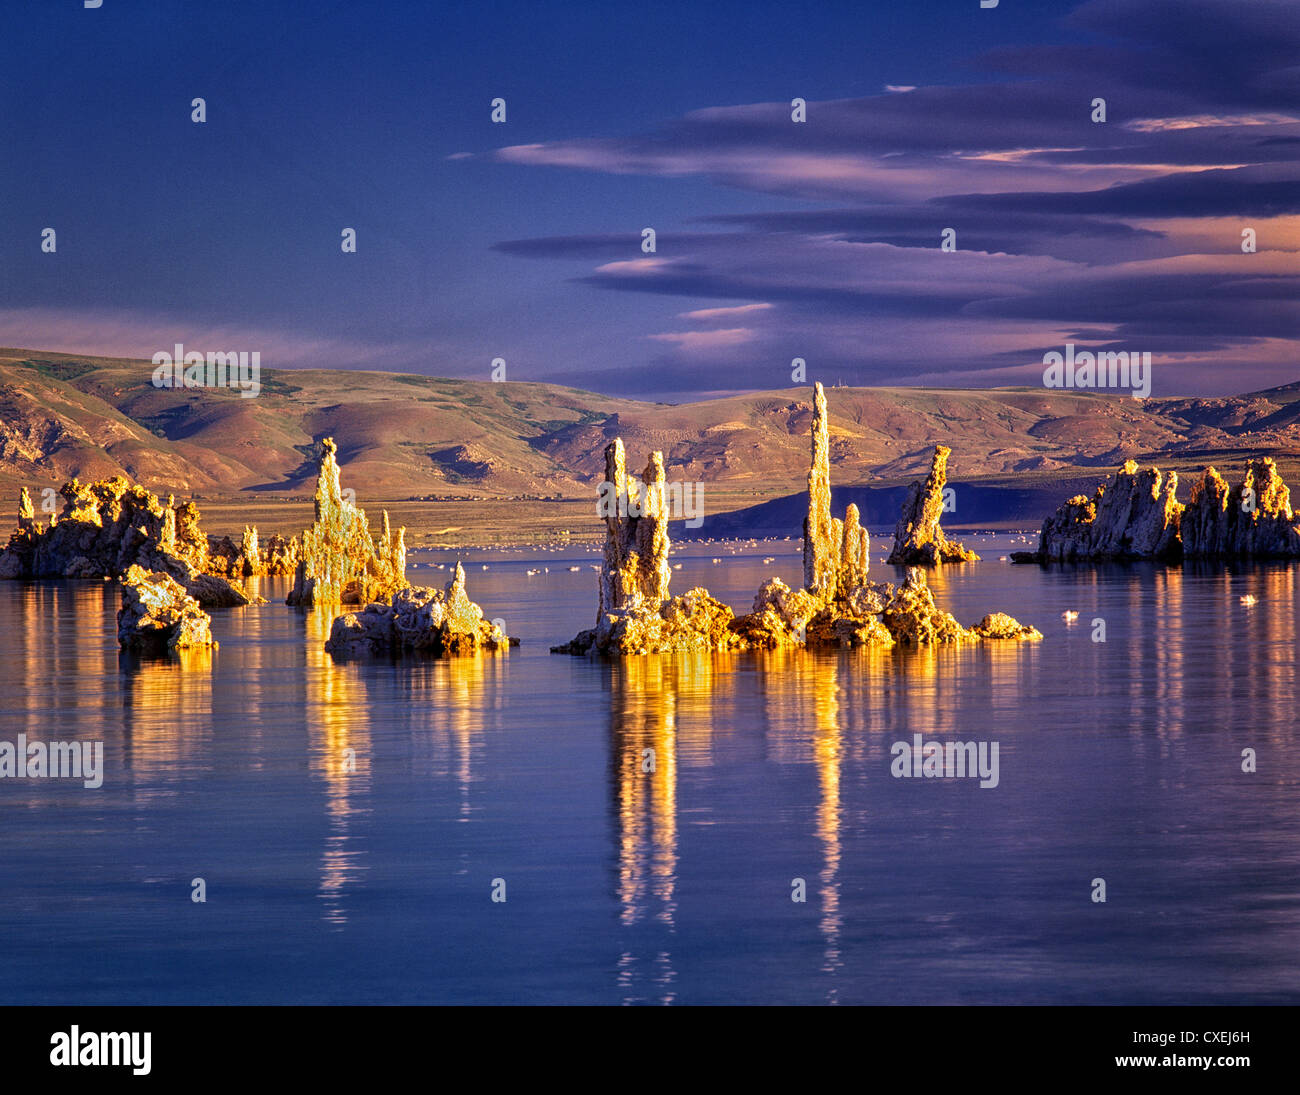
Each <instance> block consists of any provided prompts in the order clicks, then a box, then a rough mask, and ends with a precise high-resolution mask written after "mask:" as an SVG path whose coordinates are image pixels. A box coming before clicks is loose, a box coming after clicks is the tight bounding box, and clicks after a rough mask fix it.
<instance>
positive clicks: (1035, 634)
mask: <svg viewBox="0 0 1300 1095" xmlns="http://www.w3.org/2000/svg"><path fill="white" fill-rule="evenodd" d="M971 631H972V632H973V633H974V634H976V635H978V636H979V637H980V638H981V639H1021V640H1023V639H1028V640H1034V639H1041V638H1042V637H1043V633H1042V632H1041V631H1039V630H1038V628H1036V627H1030V626H1029V625H1028V624H1022V623H1021V622H1020V621H1019V620H1016V619H1014V618H1012V617H1011V616H1008V615H1007V614H1006V613H1005V612H990V613H989V614H988V615H987V616H985V617H984V619H982V620H980V622H979V623H977V624H976V625H975V626H974V627H972V628H971Z"/></svg>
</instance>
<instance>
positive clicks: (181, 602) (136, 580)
mask: <svg viewBox="0 0 1300 1095" xmlns="http://www.w3.org/2000/svg"><path fill="white" fill-rule="evenodd" d="M117 641H118V643H119V644H120V645H121V646H122V648H123V649H124V650H137V651H142V652H146V653H163V652H168V651H173V650H186V649H190V648H193V647H208V648H215V647H216V645H217V643H216V640H215V639H213V637H212V619H211V617H210V616H208V614H207V613H206V612H204V611H203V609H202V608H200V607H199V602H198V601H197V600H195V599H194V598H193V597H191V596H190V595H189V594H188V593H187V592H186V591H185V587H184V586H182V585H181V584H180V583H179V582H177V581H176V580H175V579H174V578H173V577H172V576H171V575H170V574H166V573H163V572H162V571H148V570H145V569H144V568H143V567H141V566H138V565H136V564H132V565H131V566H129V567H128V568H127V570H126V573H125V574H123V575H122V607H121V608H120V609H118V612H117Z"/></svg>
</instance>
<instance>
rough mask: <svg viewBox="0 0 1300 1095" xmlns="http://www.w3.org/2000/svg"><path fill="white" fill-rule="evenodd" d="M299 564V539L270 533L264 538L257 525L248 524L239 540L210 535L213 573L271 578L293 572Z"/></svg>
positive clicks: (209, 549) (210, 567)
mask: <svg viewBox="0 0 1300 1095" xmlns="http://www.w3.org/2000/svg"><path fill="white" fill-rule="evenodd" d="M297 567H298V539H297V537H290V538H288V539H286V538H285V537H283V536H277V535H272V536H268V537H267V538H266V540H265V541H263V540H262V539H261V537H260V536H259V535H258V532H257V526H256V525H251V526H247V525H246V526H245V527H244V534H243V536H241V537H240V538H239V540H237V541H236V540H234V539H233V538H231V537H229V536H209V537H208V566H207V570H208V572H209V573H210V574H220V575H223V576H225V577H229V578H236V579H238V578H270V577H279V576H282V575H292V574H293V573H294V572H295V571H296V570H297Z"/></svg>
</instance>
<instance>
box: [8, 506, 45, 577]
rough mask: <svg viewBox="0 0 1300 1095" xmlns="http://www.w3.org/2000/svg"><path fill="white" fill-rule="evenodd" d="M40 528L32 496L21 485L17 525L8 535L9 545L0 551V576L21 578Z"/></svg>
mask: <svg viewBox="0 0 1300 1095" xmlns="http://www.w3.org/2000/svg"><path fill="white" fill-rule="evenodd" d="M41 532H42V530H41V528H40V526H39V525H38V524H37V523H36V511H35V510H34V509H33V508H32V496H31V495H30V494H28V493H27V488H26V487H23V488H22V491H21V492H20V493H19V495H18V527H17V528H15V529H14V531H13V532H12V533H10V535H9V545H8V546H7V547H6V548H5V550H4V551H3V552H0V578H21V577H23V576H24V571H26V570H28V569H29V568H30V560H31V559H32V558H33V557H34V556H35V554H36V542H37V538H38V537H39V536H40V534H41Z"/></svg>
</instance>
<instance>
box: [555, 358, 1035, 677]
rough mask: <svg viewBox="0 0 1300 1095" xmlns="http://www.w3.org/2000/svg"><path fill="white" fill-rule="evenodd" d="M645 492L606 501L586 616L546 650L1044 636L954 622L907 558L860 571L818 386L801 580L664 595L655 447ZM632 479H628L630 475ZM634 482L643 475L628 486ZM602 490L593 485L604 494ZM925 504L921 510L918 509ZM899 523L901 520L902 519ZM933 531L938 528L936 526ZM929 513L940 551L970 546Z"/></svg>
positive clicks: (660, 478)
mask: <svg viewBox="0 0 1300 1095" xmlns="http://www.w3.org/2000/svg"><path fill="white" fill-rule="evenodd" d="M947 453H948V450H947V449H943V448H939V449H937V450H936V454H935V468H934V470H933V471H932V479H933V480H934V481H935V483H936V484H937V485H936V486H935V488H934V489H935V491H936V492H937V494H938V497H939V506H940V509H941V508H942V493H943V482H944V465H945V461H946V458H947ZM605 473H606V482H607V484H610V486H611V489H613V490H615V491H616V492H617V496H618V497H619V498H620V499H623V498H624V497H625V494H626V491H627V486H628V484H627V482H626V471H625V465H624V457H623V442H622V440H621V439H616V440H615V441H613V442H611V443H610V445H609V446H608V447H607V448H606V450H605ZM641 482H642V484H643V485H644V489H645V494H646V497H647V502H646V505H645V507H644V510H643V511H641V512H639V513H633V512H631V510H630V509H629V508H627V507H624V506H622V505H620V508H619V510H618V512H617V514H609V513H606V536H605V561H604V564H603V566H602V567H601V574H600V597H599V606H598V610H597V616H596V626H595V627H594V628H589V629H588V630H586V631H583V632H580V633H579V634H578V635H577V636H576V637H575V638H574V639H573V640H572V641H570V642H568V643H565V644H564V645H563V646H556V647H552V648H551V651H552V653H556V654H620V655H626V654H653V653H665V652H670V651H683V650H710V651H726V650H753V649H773V648H779V647H791V646H808V647H827V646H885V647H887V646H892V645H893V644H894V643H896V642H903V643H913V644H920V643H933V642H963V641H972V640H976V639H979V638H983V637H986V636H987V637H989V638H995V637H996V638H1004V637H1005V638H1032V637H1038V638H1041V637H1042V636H1041V635H1039V634H1038V632H1036V631H1034V629H1033V628H1030V627H1022V626H1021V625H1020V624H1019V623H1017V622H1016V621H1015V620H1012V619H1011V617H1009V616H1004V615H1002V614H997V615H996V616H989V617H986V618H985V620H984V621H983V622H982V623H981V624H980V625H979V626H978V627H977V628H974V629H969V630H968V629H966V628H964V627H962V626H961V624H959V623H958V622H957V621H956V620H955V619H954V618H953V617H952V616H950V615H949V614H948V613H946V612H943V611H941V610H940V609H939V608H937V607H936V605H935V603H934V596H933V595H932V594H931V592H930V589H929V587H928V586H927V585H926V582H925V577H924V575H923V574H922V573H921V571H919V570H917V569H915V568H913V569H911V570H909V572H908V577H907V581H906V582H905V583H904V584H903V585H902V586H901V587H899V588H897V589H896V588H895V587H894V586H893V585H889V584H880V583H875V582H871V581H869V580H868V579H867V568H868V563H869V559H868V550H869V544H868V539H867V532H866V530H865V529H864V528H863V527H862V525H861V522H860V520H859V517H858V510H857V507H855V506H849V507H848V509H847V510H846V511H845V514H844V520H843V521H839V520H836V519H835V518H832V517H831V514H830V497H831V494H830V432H829V418H828V416H827V413H826V395H825V392H824V391H823V390H822V386H821V385H820V384H818V385H816V386H815V388H814V391H813V429H812V455H811V463H810V468H809V472H808V515H807V517H806V518H805V519H804V553H803V564H804V583H805V587H806V588H804V589H799V590H792V589H790V587H789V586H787V585H786V584H785V583H784V582H782V581H781V580H780V579H778V578H772V579H769V580H768V581H767V582H765V583H764V584H763V585H762V587H761V588H760V589H759V591H758V593H757V594H756V595H755V597H754V603H753V609H752V611H750V612H748V613H746V614H745V615H743V616H740V617H735V616H734V615H733V614H732V611H731V609H730V608H728V607H727V606H726V605H724V604H722V603H721V602H719V601H717V600H715V599H714V598H713V597H712V596H710V595H709V592H708V590H705V589H692V590H691V591H690V592H689V593H686V594H683V595H682V596H680V597H671V598H670V597H669V595H668V587H669V580H670V578H671V576H672V571H671V569H670V567H669V563H668V549H669V543H668V529H667V522H666V520H665V519H664V518H665V516H666V515H665V514H664V513H663V508H662V498H663V486H664V473H663V460H662V457H661V456H660V454H659V453H655V454H653V455H652V457H651V458H650V463H649V464H648V465H647V467H646V470H645V473H644V474H643V476H642V479H641ZM633 483H634V484H635V480H633ZM634 489H635V491H636V493H638V494H640V493H641V487H639V486H638V487H635V488H634ZM604 494H605V491H602V496H603V495H604ZM925 508H926V507H925V505H922V506H921V510H925ZM900 527H901V525H900ZM936 534H937V537H936ZM942 537H943V534H942V532H941V531H939V530H938V518H937V515H936V517H935V519H934V522H933V528H932V529H931V531H930V533H929V540H928V541H927V542H928V543H929V544H930V546H931V547H933V548H934V549H935V551H936V552H937V553H938V554H937V555H936V559H938V558H949V559H951V558H954V557H958V556H960V557H962V558H974V557H975V556H972V555H971V553H969V552H965V551H964V549H963V548H962V547H961V545H959V544H949V543H948V542H947V541H945V540H943V538H942Z"/></svg>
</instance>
